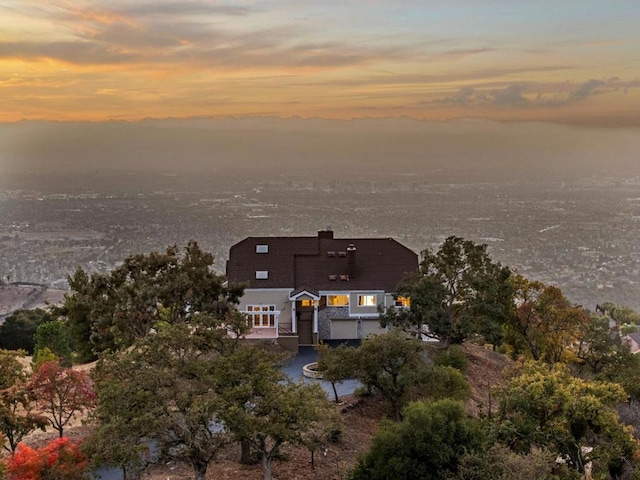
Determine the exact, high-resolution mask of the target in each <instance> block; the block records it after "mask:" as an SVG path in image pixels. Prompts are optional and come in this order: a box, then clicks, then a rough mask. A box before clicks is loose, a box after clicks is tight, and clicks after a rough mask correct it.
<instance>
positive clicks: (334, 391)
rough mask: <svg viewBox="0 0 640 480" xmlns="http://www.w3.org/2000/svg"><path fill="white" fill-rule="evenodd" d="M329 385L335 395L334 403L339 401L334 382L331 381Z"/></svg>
mask: <svg viewBox="0 0 640 480" xmlns="http://www.w3.org/2000/svg"><path fill="white" fill-rule="evenodd" d="M331 387H332V388H333V395H334V396H335V397H336V403H340V399H339V398H338V391H337V390H336V382H331Z"/></svg>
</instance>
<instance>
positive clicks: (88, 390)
mask: <svg viewBox="0 0 640 480" xmlns="http://www.w3.org/2000/svg"><path fill="white" fill-rule="evenodd" d="M28 390H29V393H30V395H31V396H32V398H33V399H34V400H35V402H36V405H37V408H38V409H39V410H40V411H41V412H42V413H43V414H44V415H46V417H47V420H49V423H50V424H51V426H52V427H53V428H55V429H56V430H57V431H58V433H59V436H60V438H62V435H63V429H64V426H65V425H66V424H67V423H69V421H70V420H71V418H73V416H74V415H76V414H78V413H82V412H84V411H85V410H87V409H89V408H92V407H94V406H95V401H96V395H95V392H94V390H93V384H92V382H91V378H90V377H89V374H87V372H83V371H80V370H73V369H71V368H65V367H62V366H61V365H60V363H58V362H57V361H51V362H44V363H43V364H41V365H40V367H39V368H38V370H37V371H36V372H35V373H34V374H33V376H32V377H31V380H30V382H29V385H28Z"/></svg>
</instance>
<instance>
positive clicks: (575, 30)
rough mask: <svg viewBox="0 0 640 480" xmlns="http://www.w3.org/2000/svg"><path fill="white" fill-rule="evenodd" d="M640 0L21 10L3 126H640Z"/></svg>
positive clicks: (355, 1)
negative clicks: (210, 120)
mask: <svg viewBox="0 0 640 480" xmlns="http://www.w3.org/2000/svg"><path fill="white" fill-rule="evenodd" d="M639 24H640V8H638V2H637V0H612V1H609V2H603V1H601V0H558V1H547V0H527V1H516V0H452V1H444V0H442V1H428V0H425V1H397V2H396V1H365V0H347V1H339V2H338V1H333V0H323V1H317V2H313V1H291V0H271V1H175V0H146V1H144V0H135V1H134V0H109V1H105V0H100V1H81V0H68V1H60V0H9V1H8V2H7V1H5V2H2V5H0V99H1V104H0V121H5V122H13V121H18V120H23V119H42V120H93V121H95V120H109V119H125V120H138V119H141V118H166V117H180V118H184V117H210V116H216V117H217V116H244V115H251V116H256V115H258V116H259V115H270V116H279V117H290V116H300V117H303V118H307V117H323V118H341V119H347V118H354V117H389V116H408V117H414V118H419V119H429V120H448V119H453V118H460V117H482V118H489V119H493V120H503V121H505V120H506V121H512V120H520V121H522V120H530V121H531V120H533V121H551V122H561V123H570V124H589V125H598V126H638V125H640V114H639V113H638V112H640V58H639V57H638V52H639V51H640V29H638V25H639Z"/></svg>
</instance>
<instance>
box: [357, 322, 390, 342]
mask: <svg viewBox="0 0 640 480" xmlns="http://www.w3.org/2000/svg"><path fill="white" fill-rule="evenodd" d="M385 332H386V330H385V329H384V328H381V327H380V320H378V319H376V320H362V338H367V336H369V335H371V334H376V335H380V334H382V333H385Z"/></svg>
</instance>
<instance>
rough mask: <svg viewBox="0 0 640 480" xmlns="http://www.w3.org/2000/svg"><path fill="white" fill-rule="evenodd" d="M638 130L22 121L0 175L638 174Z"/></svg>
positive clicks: (478, 124)
mask: <svg viewBox="0 0 640 480" xmlns="http://www.w3.org/2000/svg"><path fill="white" fill-rule="evenodd" d="M638 133H639V132H638V130H637V129H632V128H608V129H605V128H602V127H579V126H568V125H558V124H548V123H539V122H519V123H503V122H495V121H491V120H478V119H464V120H454V121H449V122H429V121H418V120H413V119H406V118H404V119H360V120H350V121H344V120H327V119H311V120H302V119H297V118H292V119H280V118H257V117H256V118H232V119H201V118H198V119H182V120H177V119H166V120H144V121H139V122H46V121H28V122H18V123H4V124H0V172H4V174H5V176H7V175H20V174H38V175H44V174H65V173H68V174H81V173H96V172H102V173H105V174H107V173H122V172H128V173H136V172H147V173H154V174H179V175H180V174H184V175H194V174H198V173H202V174H217V175H251V172H260V174H261V175H265V174H269V175H282V174H314V175H318V176H319V177H322V178H332V177H336V178H340V177H341V176H342V175H344V174H346V173H348V174H349V175H350V176H352V178H353V176H354V175H355V176H357V175H360V176H361V177H362V178H373V177H377V176H385V175H389V176H396V175H404V176H407V175H409V176H411V175H416V176H419V177H425V176H427V177H428V176H430V175H431V176H432V177H433V178H434V179H435V180H437V179H441V180H442V181H447V179H449V180H452V179H454V180H456V181H480V180H483V181H488V180H491V179H494V180H496V181H503V180H509V181H514V180H519V181H526V180H528V179H533V180H536V181H537V180H545V179H546V180H567V179H571V178H572V177H573V178H584V177H588V176H594V175H596V176H598V175H612V176H618V177H630V176H638V175H640V153H639V152H640V135H638ZM465 176H466V177H468V178H467V180H465V179H464V177H465ZM7 187H8V186H6V185H5V188H7Z"/></svg>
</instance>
